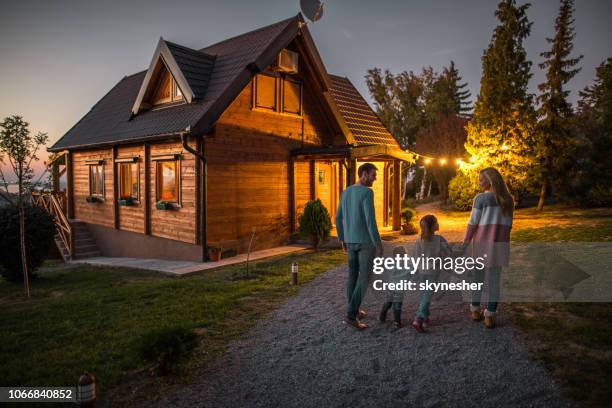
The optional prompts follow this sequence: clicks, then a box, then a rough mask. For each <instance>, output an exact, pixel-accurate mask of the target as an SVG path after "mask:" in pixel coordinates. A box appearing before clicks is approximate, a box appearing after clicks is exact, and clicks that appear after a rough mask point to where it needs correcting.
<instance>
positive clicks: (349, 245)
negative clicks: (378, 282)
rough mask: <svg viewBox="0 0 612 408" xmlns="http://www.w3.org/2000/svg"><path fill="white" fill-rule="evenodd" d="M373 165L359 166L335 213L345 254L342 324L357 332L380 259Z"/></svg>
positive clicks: (380, 249) (380, 244) (374, 167)
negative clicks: (376, 260)
mask: <svg viewBox="0 0 612 408" xmlns="http://www.w3.org/2000/svg"><path fill="white" fill-rule="evenodd" d="M376 170H378V169H377V168H376V166H374V165H373V164H372V163H365V164H362V165H361V166H359V169H358V170H357V175H358V176H359V182H358V183H357V184H354V185H352V186H349V187H348V188H347V189H346V190H344V191H343V192H342V196H341V197H340V204H339V205H338V210H337V211H336V229H337V231H338V240H339V241H340V243H341V244H342V249H344V251H345V252H347V255H348V266H349V273H348V281H347V284H346V295H347V301H348V311H347V314H346V319H345V320H344V322H345V323H346V324H350V325H351V326H353V327H355V328H356V329H358V330H362V329H365V328H367V327H368V326H367V325H366V324H364V323H362V322H361V321H360V319H363V318H364V317H365V315H366V313H365V311H364V310H360V309H359V306H360V305H361V301H362V300H363V296H364V295H365V292H366V289H367V286H368V282H369V278H370V274H371V273H372V264H373V261H374V256H382V242H381V240H380V235H379V234H378V228H377V226H376V217H375V212H374V192H373V191H372V189H371V188H370V187H372V184H373V183H374V181H375V180H376Z"/></svg>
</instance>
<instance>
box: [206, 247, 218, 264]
mask: <svg viewBox="0 0 612 408" xmlns="http://www.w3.org/2000/svg"><path fill="white" fill-rule="evenodd" d="M208 260H209V261H212V262H218V261H220V260H221V248H208Z"/></svg>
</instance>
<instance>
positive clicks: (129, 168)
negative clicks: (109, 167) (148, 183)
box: [119, 163, 139, 201]
mask: <svg viewBox="0 0 612 408" xmlns="http://www.w3.org/2000/svg"><path fill="white" fill-rule="evenodd" d="M138 170H139V169H138V163H119V198H120V199H121V200H125V199H128V198H131V199H133V200H135V201H138V194H139V183H138V178H139V174H138V173H139V171H138Z"/></svg>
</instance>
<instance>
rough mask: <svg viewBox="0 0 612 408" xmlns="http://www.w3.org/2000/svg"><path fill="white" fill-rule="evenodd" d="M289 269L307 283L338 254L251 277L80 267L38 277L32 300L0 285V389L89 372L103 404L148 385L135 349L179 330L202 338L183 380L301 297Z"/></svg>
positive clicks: (269, 265) (254, 271) (265, 264)
mask: <svg viewBox="0 0 612 408" xmlns="http://www.w3.org/2000/svg"><path fill="white" fill-rule="evenodd" d="M294 261H295V262H298V264H299V279H300V283H305V282H308V281H310V280H312V279H313V278H314V277H316V276H317V275H318V274H320V273H322V272H324V271H326V270H328V269H330V268H332V267H334V266H336V265H339V264H341V263H342V262H343V261H344V254H343V253H342V252H341V251H339V250H333V251H322V252H312V251H310V252H304V253H300V254H290V255H286V256H281V257H277V258H272V259H269V260H263V261H259V262H254V263H252V265H251V272H250V274H249V276H245V270H244V267H243V266H242V265H235V266H228V267H224V268H220V269H217V270H212V271H208V272H205V273H202V274H198V275H192V276H188V277H183V278H175V277H168V276H164V275H160V274H157V273H154V272H147V271H141V270H134V269H125V268H109V267H93V266H88V265H84V266H80V267H77V268H72V269H65V270H62V271H56V272H48V273H45V274H42V275H41V276H40V277H39V278H38V279H36V280H35V281H33V282H32V284H31V287H32V297H31V298H30V299H26V298H25V297H24V296H23V294H22V293H23V291H22V287H21V285H18V284H14V283H9V282H7V281H4V280H2V279H1V278H0V321H2V325H1V326H0V339H2V341H0V361H2V364H1V365H0V385H2V386H8V385H11V386H19V385H21V386H25V385H29V386H73V385H74V384H75V383H76V382H77V379H78V377H79V375H81V374H82V373H83V372H85V371H90V372H94V373H95V374H96V376H97V385H98V390H99V392H100V393H102V394H105V392H108V390H109V389H113V387H114V386H116V385H118V384H119V383H120V382H122V383H125V382H129V381H127V380H128V377H132V376H133V375H132V374H134V373H143V372H144V373H145V374H146V375H145V376H148V371H146V368H147V364H146V363H145V361H144V360H143V359H142V357H141V355H140V354H139V353H138V351H137V350H138V346H139V344H140V343H141V342H142V341H143V339H144V338H146V337H147V335H148V334H149V333H151V332H152V331H153V330H157V329H159V328H160V327H177V326H180V327H187V328H189V329H190V330H193V331H194V332H195V333H196V334H197V335H198V344H199V346H198V347H197V348H196V350H195V352H194V354H193V356H192V358H191V359H190V360H189V362H188V364H187V365H186V366H185V367H184V372H183V374H184V375H183V377H188V376H189V372H190V370H191V369H193V368H195V367H202V366H203V365H205V364H206V363H207V362H208V361H210V359H212V358H214V356H216V355H217V354H218V353H220V352H222V351H223V350H224V348H225V346H226V345H227V343H228V342H229V341H230V340H231V339H233V338H236V337H238V336H240V335H242V334H244V333H246V331H247V330H248V329H249V328H250V327H251V326H252V325H253V324H254V322H256V321H257V320H258V319H260V318H262V317H263V316H265V315H266V314H267V313H268V312H270V311H271V310H273V308H274V307H275V305H277V304H278V303H279V302H281V301H282V300H283V299H285V298H287V297H288V296H290V295H291V294H293V293H294V292H295V291H296V290H297V289H296V287H293V286H290V285H289V281H290V275H289V271H290V265H291V263H292V262H294ZM174 380H176V379H174ZM174 380H172V381H174ZM140 385H142V384H140ZM149 385H150V384H149ZM165 385H167V384H164V383H163V381H162V383H158V384H157V385H156V389H163V387H164V386H165ZM160 387H161V388H160ZM145 388H146V387H145ZM149 388H150V387H149Z"/></svg>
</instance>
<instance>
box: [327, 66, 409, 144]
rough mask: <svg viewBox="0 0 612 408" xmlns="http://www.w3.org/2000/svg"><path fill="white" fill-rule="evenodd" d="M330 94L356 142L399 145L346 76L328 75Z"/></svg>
mask: <svg viewBox="0 0 612 408" xmlns="http://www.w3.org/2000/svg"><path fill="white" fill-rule="evenodd" d="M329 78H330V80H331V89H330V91H331V94H332V96H333V98H334V100H335V101H336V105H337V106H338V110H339V111H340V113H341V114H342V117H343V118H344V121H345V122H346V125H347V126H348V128H349V129H350V130H351V133H352V134H353V137H354V138H355V142H356V144H358V145H359V144H362V145H364V144H368V145H369V144H378V145H389V146H394V147H400V146H399V144H398V143H397V140H395V138H394V137H393V136H392V135H391V133H390V132H389V130H388V129H387V128H386V127H385V125H383V123H382V122H381V121H380V119H379V118H378V116H377V115H376V113H375V112H374V111H373V110H372V108H371V107H370V105H368V103H367V102H366V101H365V99H363V96H361V94H360V93H359V91H357V89H356V88H355V86H354V85H353V84H352V83H351V81H349V80H348V78H345V77H340V76H337V75H331V74H330V75H329Z"/></svg>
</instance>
